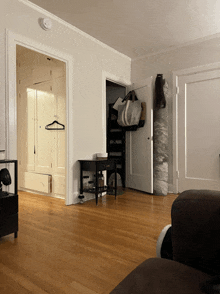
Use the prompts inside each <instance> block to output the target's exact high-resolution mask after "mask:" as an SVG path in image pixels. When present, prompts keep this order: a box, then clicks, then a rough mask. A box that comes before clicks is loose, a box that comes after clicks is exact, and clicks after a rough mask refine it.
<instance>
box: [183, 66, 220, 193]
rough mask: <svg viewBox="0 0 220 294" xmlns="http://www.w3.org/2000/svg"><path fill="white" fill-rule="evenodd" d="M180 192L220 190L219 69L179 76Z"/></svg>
mask: <svg viewBox="0 0 220 294" xmlns="http://www.w3.org/2000/svg"><path fill="white" fill-rule="evenodd" d="M178 86H179V95H178V166H179V182H178V187H179V188H178V190H179V192H182V191H184V190H186V189H213V190H219V189H220V178H219V175H220V174H219V166H220V161H219V158H220V157H219V154H220V70H216V69H215V70H209V71H205V72H201V73H194V74H190V75H186V76H180V77H178Z"/></svg>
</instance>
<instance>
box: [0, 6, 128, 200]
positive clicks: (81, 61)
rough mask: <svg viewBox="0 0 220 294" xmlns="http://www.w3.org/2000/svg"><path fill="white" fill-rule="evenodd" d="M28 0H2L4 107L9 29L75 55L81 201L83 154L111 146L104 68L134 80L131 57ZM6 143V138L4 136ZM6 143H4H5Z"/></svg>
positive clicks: (0, 86) (0, 99)
mask: <svg viewBox="0 0 220 294" xmlns="http://www.w3.org/2000/svg"><path fill="white" fill-rule="evenodd" d="M25 3H26V1H25V0H10V1H8V0H1V3H0V40H1V42H0V68H1V71H0V81H1V83H0V106H1V108H2V109H4V103H5V97H6V94H5V88H6V85H5V80H6V71H5V63H6V58H5V56H6V43H5V36H6V29H8V30H10V31H13V32H14V33H16V34H19V35H22V36H24V37H27V38H29V39H33V40H35V41H36V42H38V43H42V44H44V45H46V46H50V47H51V48H55V49H56V50H59V51H61V52H63V53H66V54H70V55H72V57H73V59H74V74H73V80H72V83H73V88H74V103H73V108H72V109H71V115H72V116H73V121H74V123H73V124H74V132H73V138H74V146H70V148H73V150H74V159H73V162H74V165H73V167H72V170H71V172H72V175H73V177H72V179H73V191H72V192H73V197H72V203H74V202H76V201H77V194H78V184H79V164H78V162H77V160H78V159H84V158H92V155H93V154H94V153H97V152H104V151H105V146H106V138H105V130H104V131H103V117H102V116H103V103H105V102H104V100H105V97H103V81H102V79H103V71H104V72H107V73H109V74H110V75H114V76H116V77H117V79H118V82H119V81H120V82H121V83H123V84H129V83H130V73H131V61H130V59H129V58H128V57H126V56H124V55H122V54H120V53H118V52H117V51H115V50H113V49H111V48H110V47H108V46H106V45H104V44H102V43H101V42H98V41H97V40H95V39H94V38H91V37H89V36H88V35H86V34H84V33H82V32H81V31H79V30H77V29H74V28H72V27H71V26H70V25H68V24H65V23H64V22H62V21H60V20H59V19H58V18H56V17H55V16H53V15H50V14H48V13H46V12H45V11H43V10H41V9H38V8H37V7H36V6H35V5H32V4H30V3H28V2H27V4H25ZM42 17H50V18H51V19H52V21H53V27H52V30H51V31H44V30H42V29H41V28H40V26H39V23H38V21H39V18H42ZM0 126H1V129H0V132H1V135H0V139H1V140H2V138H3V139H4V134H5V126H4V119H3V117H2V118H0ZM2 142H3V141H2ZM1 145H4V142H3V143H1Z"/></svg>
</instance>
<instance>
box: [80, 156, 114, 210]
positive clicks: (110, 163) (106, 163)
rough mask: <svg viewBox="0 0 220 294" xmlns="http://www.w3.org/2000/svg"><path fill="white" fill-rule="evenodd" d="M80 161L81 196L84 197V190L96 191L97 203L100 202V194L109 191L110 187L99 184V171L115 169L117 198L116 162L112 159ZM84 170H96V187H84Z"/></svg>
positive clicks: (88, 191)
mask: <svg viewBox="0 0 220 294" xmlns="http://www.w3.org/2000/svg"><path fill="white" fill-rule="evenodd" d="M79 162H80V195H79V198H84V196H83V192H87V193H95V197H96V205H97V204H98V195H99V193H102V192H108V190H109V187H108V186H104V187H99V186H98V173H99V172H100V171H103V170H114V171H115V187H114V190H115V199H116V196H117V167H116V162H115V161H114V160H112V159H106V160H79ZM83 171H94V172H95V189H94V190H93V189H85V188H83Z"/></svg>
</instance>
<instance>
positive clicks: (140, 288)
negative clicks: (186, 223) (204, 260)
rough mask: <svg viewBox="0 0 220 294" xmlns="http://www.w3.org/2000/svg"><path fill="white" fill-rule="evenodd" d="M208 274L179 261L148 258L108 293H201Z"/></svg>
mask: <svg viewBox="0 0 220 294" xmlns="http://www.w3.org/2000/svg"><path fill="white" fill-rule="evenodd" d="M209 278H210V276H209V275H207V274H205V273H203V272H200V271H198V270H196V269H193V268H191V267H189V266H186V265H184V264H181V263H179V262H176V261H173V260H168V259H163V258H150V259H147V260H146V261H144V262H143V263H142V264H140V265H139V266H138V267H137V268H136V269H135V270H133V271H132V272H131V273H130V274H129V275H128V276H127V277H126V278H125V279H124V280H123V281H122V282H121V283H120V284H119V285H118V286H117V287H116V288H115V289H114V290H113V291H112V292H111V293H110V294H128V293H129V294H148V293H149V294H177V293H178V294H186V293H187V294H201V293H202V292H201V290H200V285H201V284H202V283H204V282H205V281H206V280H207V279H209Z"/></svg>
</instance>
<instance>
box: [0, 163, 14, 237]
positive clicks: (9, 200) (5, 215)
mask: <svg viewBox="0 0 220 294" xmlns="http://www.w3.org/2000/svg"><path fill="white" fill-rule="evenodd" d="M1 163H2V164H7V163H14V193H7V194H2V195H0V237H3V236H6V235H9V234H12V233H14V236H15V238H17V235H18V190H17V189H18V188H17V177H18V164H17V160H11V159H4V160H0V164H1ZM0 170H1V167H0Z"/></svg>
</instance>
